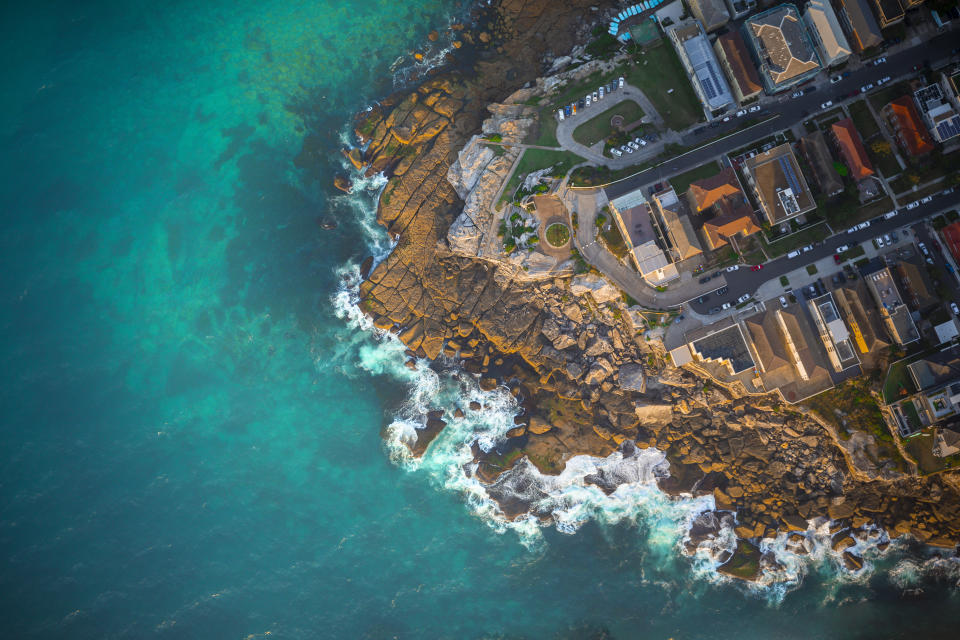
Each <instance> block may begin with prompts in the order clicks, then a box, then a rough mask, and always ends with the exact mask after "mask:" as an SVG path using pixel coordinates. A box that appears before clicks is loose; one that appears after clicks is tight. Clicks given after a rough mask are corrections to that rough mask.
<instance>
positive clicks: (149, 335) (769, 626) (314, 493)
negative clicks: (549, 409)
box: [0, 0, 960, 638]
mask: <svg viewBox="0 0 960 640" xmlns="http://www.w3.org/2000/svg"><path fill="white" fill-rule="evenodd" d="M463 17H464V15H463V10H462V5H460V4H458V3H452V2H449V1H444V0H416V1H415V2H414V1H410V2H395V1H388V0H365V1H362V2H360V1H355V2H337V1H336V0H315V1H310V2H307V1H303V0H288V1H285V2H281V1H278V0H261V1H259V2H252V1H250V0H233V1H230V2H228V1H225V0H218V1H214V2H202V3H186V2H166V3H156V2H144V1H142V0H130V1H128V2H124V3H120V2H107V1H105V0H91V1H90V2H87V3H74V2H64V1H62V0H61V1H52V0H51V1H49V2H37V3H22V4H21V5H18V6H13V5H5V6H4V8H3V20H2V21H0V31H2V35H3V37H2V38H0V51H2V54H3V59H4V60H6V62H7V64H6V65H5V67H4V82H3V83H0V139H2V153H0V170H2V174H0V175H2V179H0V215H2V216H3V220H2V222H3V226H2V229H0V300H2V304H0V359H2V360H0V362H2V371H3V381H2V382H3V384H2V386H0V415H2V422H0V560H2V564H0V621H2V622H0V624H2V627H0V628H2V634H0V635H2V636H4V637H11V638H21V637H52V638H103V637H125V638H144V637H163V638H262V637H267V636H268V635H269V636H270V637H279V638H326V637H331V638H389V637H399V638H427V637H448V638H467V637H527V638H539V637H557V636H558V637H573V638H580V637H596V634H598V633H600V632H601V631H602V630H607V631H608V632H609V633H610V634H611V636H612V637H616V638H634V637H651V638H661V637H663V638H666V637H678V638H679V637H682V638H713V637H718V636H729V637H764V638H769V637H797V638H801V637H803V638H806V637H866V636H867V630H870V629H874V630H876V629H883V630H884V631H883V633H881V634H880V635H881V636H884V637H890V636H906V635H907V634H909V633H912V632H913V631H914V630H915V629H916V625H917V620H920V621H922V626H924V627H925V628H928V629H927V631H926V635H927V637H938V636H943V637H946V636H948V635H950V632H952V631H954V630H955V628H956V623H957V622H958V620H960V606H958V604H960V603H958V601H957V596H956V592H955V590H954V589H953V588H952V587H950V586H949V585H950V584H952V583H955V582H956V580H957V574H956V573H955V572H954V569H953V567H952V566H951V565H950V564H949V563H936V562H935V561H930V560H927V559H926V558H925V556H924V554H922V553H920V552H914V551H910V550H900V551H895V552H892V553H889V554H887V555H886V556H882V557H881V556H878V557H876V558H874V559H873V560H872V564H873V565H874V567H875V568H874V571H873V572H872V573H870V574H869V575H867V576H861V577H857V578H848V577H845V576H843V575H842V573H840V572H838V571H837V570H836V567H835V564H834V563H833V561H832V560H831V559H829V558H825V559H824V558H822V559H821V560H819V561H817V562H813V563H810V564H808V565H803V566H804V567H805V568H804V569H803V570H802V572H801V573H805V575H806V577H805V578H804V579H803V580H802V581H801V582H800V584H799V586H796V585H793V586H791V587H790V588H789V589H787V588H774V587H769V588H764V589H755V590H752V591H751V590H745V589H743V588H742V587H740V586H737V585H731V584H729V583H726V582H724V581H722V580H720V579H719V578H718V577H717V576H716V574H715V573H714V572H713V571H712V570H711V567H710V566H709V563H705V562H704V561H703V559H700V560H699V561H696V560H691V559H689V558H686V557H683V556H681V555H679V554H678V553H677V549H676V545H677V542H678V541H679V539H680V536H681V535H682V525H683V520H684V518H687V517H689V515H690V513H692V512H693V511H695V510H696V508H697V504H696V503H695V502H687V503H682V504H674V503H671V502H669V501H667V500H666V499H664V498H663V496H661V495H659V493H658V492H656V491H655V490H654V489H652V487H651V486H649V483H647V484H644V483H643V482H638V483H636V485H635V486H633V487H632V488H631V490H630V491H629V492H626V493H623V494H619V495H617V496H614V498H613V499H607V498H605V497H601V496H598V495H595V494H593V493H591V492H590V491H589V490H587V489H585V488H583V487H581V486H579V485H577V484H576V483H575V482H573V483H568V484H567V485H565V486H561V487H557V489H556V493H557V495H558V496H559V497H558V498H557V500H558V502H557V509H558V513H559V512H560V511H563V513H564V514H565V515H564V517H565V518H566V522H567V524H568V525H569V526H567V527H566V528H565V532H562V531H558V530H556V529H553V528H544V529H541V528H539V527H535V526H533V525H531V524H530V523H527V524H525V525H522V526H517V527H514V528H513V529H508V528H506V527H504V526H503V524H502V523H498V522H497V521H496V519H495V518H493V517H491V513H490V505H489V502H488V501H486V500H485V498H484V496H483V495H481V494H479V493H478V489H477V486H476V485H475V483H474V484H471V482H470V481H468V480H467V479H465V478H464V477H463V476H462V475H459V474H457V473H455V472H454V471H453V470H454V469H455V468H456V464H455V463H456V462H457V461H458V460H459V459H460V458H459V456H461V449H460V445H462V442H463V441H464V439H466V438H469V437H471V436H470V433H467V432H464V431H463V429H466V430H467V431H470V430H472V433H481V434H486V436H485V437H490V438H493V437H495V435H496V433H497V432H498V429H499V428H500V426H502V425H503V424H507V422H508V421H509V418H510V417H511V415H512V414H511V404H510V401H509V399H507V398H506V397H503V396H499V395H497V394H492V395H488V396H487V397H486V398H485V401H487V402H488V403H489V404H491V405H492V406H494V407H495V410H494V411H492V412H491V413H490V415H488V416H487V417H486V418H484V420H485V421H486V422H483V421H481V422H482V423H477V422H475V423H472V424H469V425H467V426H466V427H462V428H461V431H460V432H458V431H457V430H455V429H451V430H450V432H449V433H445V434H444V435H443V436H442V437H441V438H440V439H439V440H438V441H437V443H436V445H435V446H434V447H433V448H432V449H431V454H430V455H429V456H428V457H427V459H426V460H424V461H423V462H422V463H414V462H411V461H410V460H407V459H405V458H404V456H403V455H402V454H401V451H402V450H401V448H399V447H398V445H397V443H398V441H399V439H401V438H402V437H403V433H404V430H405V429H407V428H408V426H409V425H408V423H409V421H410V420H411V419H414V418H415V417H416V416H417V415H419V414H418V408H419V406H420V405H422V406H427V405H430V404H435V403H438V402H450V403H454V402H457V401H462V400H464V398H459V399H458V398H456V397H454V395H455V394H456V393H460V394H462V393H464V391H463V389H462V388H460V387H458V385H457V381H456V380H451V379H449V378H447V377H445V376H441V377H436V376H435V375H434V374H431V373H430V372H429V371H426V370H425V369H421V370H420V371H418V372H411V371H409V370H407V369H406V368H405V367H403V357H402V354H401V353H400V349H399V348H398V347H397V345H396V344H394V343H392V342H391V341H390V340H389V339H386V338H383V337H382V336H377V335H376V334H375V332H373V331H371V330H370V328H369V327H368V326H366V324H365V323H364V322H363V320H362V319H361V318H359V317H358V316H357V314H356V312H355V309H353V308H352V307H351V296H352V294H353V290H352V289H351V286H350V283H345V282H344V280H343V278H344V277H349V276H350V274H352V273H355V265H356V264H357V263H358V262H359V260H361V259H362V258H363V257H364V256H366V255H368V254H369V253H371V252H377V251H382V250H383V249H384V248H385V247H386V246H387V245H386V240H385V239H384V238H383V236H382V235H380V234H379V232H377V231H376V229H375V228H374V225H373V224H372V216H371V211H372V206H373V202H374V198H375V196H376V193H377V188H378V185H379V183H378V182H377V181H376V180H371V181H369V182H367V183H362V184H360V185H359V187H358V191H357V194H356V195H355V196H346V195H343V194H339V193H338V192H336V191H334V190H333V189H332V186H331V183H332V176H333V174H334V172H336V171H339V170H342V159H341V158H340V156H339V148H340V147H341V144H342V140H341V136H342V135H343V134H344V132H345V131H346V130H347V123H348V122H349V118H350V116H351V114H352V113H353V112H355V111H356V110H358V109H361V108H363V107H364V106H365V105H366V104H369V102H370V101H371V100H374V99H376V97H378V96H381V95H384V94H386V93H388V92H389V91H391V90H392V89H393V88H394V86H393V75H394V74H393V72H391V66H392V65H394V63H395V62H396V61H397V58H398V57H400V56H404V57H405V59H406V60H407V62H404V61H401V62H400V63H399V65H397V66H394V69H400V70H401V71H402V70H403V69H408V68H409V67H408V66H405V65H408V64H409V53H410V51H412V50H413V49H414V48H416V47H421V46H424V44H425V42H426V39H425V36H426V34H427V32H428V31H429V30H430V29H433V28H437V29H440V30H441V31H442V30H443V28H444V27H445V26H446V25H448V24H449V23H450V21H451V20H459V19H463ZM442 45H443V42H442V40H441V42H440V43H438V44H437V45H434V53H436V52H437V51H438V49H439V47H441V46H442ZM308 136H310V138H309V140H310V144H309V145H307V148H308V149H309V152H308V153H302V152H301V150H302V149H303V148H304V144H303V143H304V140H305V139H307V137H308ZM323 216H330V217H333V218H335V219H337V220H338V221H339V222H340V225H339V227H338V228H337V229H336V230H333V231H323V230H321V229H320V228H319V225H318V219H319V218H321V217H323ZM464 384H467V386H468V387H469V384H468V383H467V382H465V383H464ZM469 392H470V393H476V394H479V393H481V392H479V390H476V389H475V388H473V387H470V391H469ZM448 406H449V405H448ZM384 436H386V444H385V439H384ZM574 531H575V533H572V534H571V533H570V532H574ZM891 571H892V574H891V573H889V572H891ZM938 576H939V581H938V582H937V583H936V584H933V585H931V584H929V583H930V581H931V578H932V577H938ZM919 586H922V587H923V588H924V592H923V593H922V594H920V595H914V596H910V597H905V596H904V595H903V592H904V589H909V588H916V587H919ZM611 636H608V637H611ZM870 637H878V636H877V635H876V632H875V631H874V632H873V633H871V634H870Z"/></svg>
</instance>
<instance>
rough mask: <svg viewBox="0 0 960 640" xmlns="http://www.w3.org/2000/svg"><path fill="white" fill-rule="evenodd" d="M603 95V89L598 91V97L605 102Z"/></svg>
mask: <svg viewBox="0 0 960 640" xmlns="http://www.w3.org/2000/svg"><path fill="white" fill-rule="evenodd" d="M603 93H604V91H603V87H600V88H599V89H597V95H599V96H600V99H601V100H603Z"/></svg>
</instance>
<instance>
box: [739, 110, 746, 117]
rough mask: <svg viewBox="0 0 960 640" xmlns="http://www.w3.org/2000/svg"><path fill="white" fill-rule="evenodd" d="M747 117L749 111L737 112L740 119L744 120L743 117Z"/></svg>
mask: <svg viewBox="0 0 960 640" xmlns="http://www.w3.org/2000/svg"><path fill="white" fill-rule="evenodd" d="M745 115H747V110H746V109H740V111H737V117H738V118H742V117H743V116H745Z"/></svg>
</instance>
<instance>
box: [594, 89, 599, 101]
mask: <svg viewBox="0 0 960 640" xmlns="http://www.w3.org/2000/svg"><path fill="white" fill-rule="evenodd" d="M593 101H594V102H600V94H599V93H598V92H596V91H594V92H593Z"/></svg>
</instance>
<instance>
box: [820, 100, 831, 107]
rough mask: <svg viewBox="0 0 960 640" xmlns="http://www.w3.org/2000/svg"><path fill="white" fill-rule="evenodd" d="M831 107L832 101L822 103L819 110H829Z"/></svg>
mask: <svg viewBox="0 0 960 640" xmlns="http://www.w3.org/2000/svg"><path fill="white" fill-rule="evenodd" d="M832 106H833V100H827V101H826V102H824V103H823V104H822V105H820V108H821V109H829V108H830V107H832Z"/></svg>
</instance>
